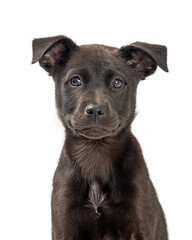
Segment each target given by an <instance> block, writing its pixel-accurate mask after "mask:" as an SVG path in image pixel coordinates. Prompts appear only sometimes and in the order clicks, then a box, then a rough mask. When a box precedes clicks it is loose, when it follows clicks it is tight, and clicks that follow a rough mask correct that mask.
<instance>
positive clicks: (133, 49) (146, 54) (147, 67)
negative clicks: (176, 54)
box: [120, 42, 168, 80]
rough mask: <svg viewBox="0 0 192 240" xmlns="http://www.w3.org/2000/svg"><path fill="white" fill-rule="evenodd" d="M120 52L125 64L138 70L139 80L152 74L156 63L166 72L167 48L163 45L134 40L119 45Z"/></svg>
mask: <svg viewBox="0 0 192 240" xmlns="http://www.w3.org/2000/svg"><path fill="white" fill-rule="evenodd" d="M120 53H121V56H122V57H123V58H124V59H125V60H126V61H127V64H128V65H129V66H131V67H132V68H135V69H136V70H137V71H138V73H139V76H140V79H141V80H144V79H145V77H147V76H149V75H151V74H153V73H154V72H155V70H156V68H157V65H158V66H159V67H160V68H161V69H163V70H164V71H166V72H168V67H167V48H166V47H165V46H162V45H156V44H148V43H143V42H135V43H132V44H130V45H127V46H124V47H121V48H120Z"/></svg>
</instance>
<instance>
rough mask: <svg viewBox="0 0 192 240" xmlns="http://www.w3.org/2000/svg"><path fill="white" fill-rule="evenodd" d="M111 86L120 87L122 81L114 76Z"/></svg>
mask: <svg viewBox="0 0 192 240" xmlns="http://www.w3.org/2000/svg"><path fill="white" fill-rule="evenodd" d="M112 86H113V87H114V88H120V87H121V86H122V81H121V80H119V79H118V78H115V79H114V80H113V82H112Z"/></svg>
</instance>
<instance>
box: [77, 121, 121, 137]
mask: <svg viewBox="0 0 192 240" xmlns="http://www.w3.org/2000/svg"><path fill="white" fill-rule="evenodd" d="M119 127H120V124H118V126H117V127H115V128H113V129H106V128H103V127H96V126H93V127H86V128H82V129H74V131H75V133H76V134H78V135H82V136H84V137H86V138H89V139H101V138H104V137H109V136H114V135H116V134H117V132H118V129H119Z"/></svg>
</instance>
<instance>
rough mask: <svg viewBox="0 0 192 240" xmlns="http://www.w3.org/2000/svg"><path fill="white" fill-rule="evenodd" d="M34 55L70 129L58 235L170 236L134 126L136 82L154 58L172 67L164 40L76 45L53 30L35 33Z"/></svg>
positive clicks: (61, 173) (58, 175)
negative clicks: (157, 42) (42, 35)
mask: <svg viewBox="0 0 192 240" xmlns="http://www.w3.org/2000/svg"><path fill="white" fill-rule="evenodd" d="M37 61H39V63H40V65H41V66H42V67H43V68H44V69H45V70H46V71H47V72H48V73H49V75H51V76H52V77H53V79H54V81H55V91H56V105H57V110H58V115H59V117H60V119H61V121H62V123H63V125H64V126H65V129H66V140H65V144H64V147H63V150H62V153H61V157H60V160H59V163H58V167H57V169H56V172H55V176H54V180H53V193H52V236H53V240H80V239H82V240H102V239H103V240H118V239H121V240H125V239H126V240H167V239H168V236H167V229H166V222H165V217H164V213H163V210H162V208H161V205H160V203H159V201H158V198H157V195H156V191H155V189H154V187H153V184H152V182H151V180H150V178H149V174H148V170H147V167H146V164H145V161H144V158H143V155H142V151H141V148H140V145H139V143H138V142H137V140H136V138H135V137H134V136H133V134H132V133H131V130H130V126H131V123H132V121H133V119H134V116H135V104H136V89H137V85H138V83H139V81H140V80H143V79H145V77H147V76H149V75H151V74H153V73H154V72H155V70H156V68H157V65H158V66H159V67H161V68H162V69H163V70H164V71H168V69H167V65H166V48H165V47H164V46H160V45H152V44H147V43H141V42H136V43H134V44H131V45H128V46H125V47H122V48H120V49H117V48H113V47H107V46H104V45H83V46H77V45H76V44H75V43H74V42H73V41H72V40H71V39H69V38H67V37H65V36H56V37H51V38H43V39H35V40H34V41H33V61H32V63H35V62H37ZM74 78H75V80H74ZM72 80H74V81H78V82H80V85H79V86H76V85H74V84H73V82H72ZM75 83H76V82H75ZM115 84H117V85H118V84H120V85H119V86H118V87H116V85H115Z"/></svg>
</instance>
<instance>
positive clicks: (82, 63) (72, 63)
mask: <svg viewBox="0 0 192 240" xmlns="http://www.w3.org/2000/svg"><path fill="white" fill-rule="evenodd" d="M137 45H138V46H137ZM140 45H141V46H140ZM38 46H40V47H38ZM141 47H142V48H141ZM143 49H144V50H143ZM165 51H166V49H165V47H163V46H159V45H150V44H144V43H136V44H132V45H128V46H125V47H122V48H121V49H117V48H112V47H107V46H103V45H83V46H77V45H76V44H75V43H74V42H73V41H72V40H71V39H68V38H66V37H63V36H59V37H54V38H46V39H35V40H34V57H33V62H36V61H39V62H40V65H41V66H42V67H43V68H44V69H45V70H46V71H48V72H49V74H50V75H52V77H53V79H54V80H55V86H56V105H57V109H58V114H59V117H60V119H61V121H62V122H63V124H64V126H65V127H66V129H68V130H69V131H71V133H72V134H74V135H77V136H84V137H86V138H89V139H101V138H104V137H109V136H114V135H117V134H119V133H120V132H121V131H123V130H124V129H125V128H128V127H129V126H130V124H131V122H132V120H133V118H134V114H135V101H136V100H135V98H136V88H137V84H138V82H139V81H140V80H142V79H144V78H145V77H146V76H148V75H150V74H152V73H153V72H154V71H155V70H156V67H157V64H158V65H159V66H160V67H161V68H163V70H165V71H167V67H166V63H165V61H166V60H165V58H166V56H163V54H162V53H164V55H166V53H165ZM159 54H161V55H162V57H159ZM158 58H159V59H160V60H159V59H158ZM163 64H164V65H163Z"/></svg>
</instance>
